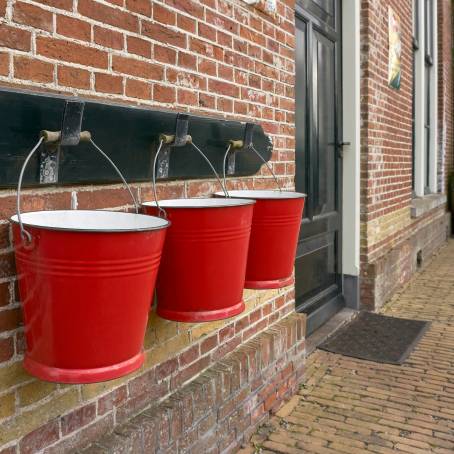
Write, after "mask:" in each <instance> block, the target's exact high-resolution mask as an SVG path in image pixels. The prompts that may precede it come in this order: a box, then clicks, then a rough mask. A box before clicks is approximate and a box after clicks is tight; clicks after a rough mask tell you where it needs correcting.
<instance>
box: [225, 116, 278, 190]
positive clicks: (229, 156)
mask: <svg viewBox="0 0 454 454" xmlns="http://www.w3.org/2000/svg"><path fill="white" fill-rule="evenodd" d="M254 126H255V125H254V123H246V126H245V127H244V137H243V140H230V141H229V146H228V147H227V150H226V152H225V154H224V161H223V176H224V186H225V187H227V179H226V170H227V174H228V175H233V174H234V173H235V161H236V159H235V157H236V153H237V152H238V151H248V150H250V151H253V152H254V153H255V154H256V155H257V156H258V157H259V158H260V159H261V160H262V162H263V163H264V164H265V165H266V166H267V168H268V170H269V172H270V173H271V175H272V176H273V178H274V181H275V182H276V185H277V187H278V189H279V191H280V192H282V188H281V185H280V184H279V180H278V178H277V176H276V174H275V173H274V171H273V168H272V167H271V164H270V163H269V162H268V161H266V160H265V159H264V158H263V156H262V155H261V154H260V153H259V152H258V151H257V150H256V149H255V147H254V143H253V141H252V138H253V134H254Z"/></svg>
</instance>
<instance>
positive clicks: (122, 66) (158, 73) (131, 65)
mask: <svg viewBox="0 0 454 454" xmlns="http://www.w3.org/2000/svg"><path fill="white" fill-rule="evenodd" d="M112 69H113V70H114V71H115V72H119V73H123V74H130V75H131V76H136V77H141V78H143V79H152V80H161V79H162V77H163V74H164V71H163V68H162V67H161V66H159V65H156V64H153V63H148V62H145V61H142V60H136V59H134V58H127V57H121V56H116V55H114V56H113V58H112Z"/></svg>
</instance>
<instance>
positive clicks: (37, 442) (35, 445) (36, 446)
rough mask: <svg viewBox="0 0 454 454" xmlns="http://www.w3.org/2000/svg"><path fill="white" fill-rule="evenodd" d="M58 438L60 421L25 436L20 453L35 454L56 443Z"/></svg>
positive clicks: (20, 445) (52, 422)
mask: <svg viewBox="0 0 454 454" xmlns="http://www.w3.org/2000/svg"><path fill="white" fill-rule="evenodd" d="M58 438H59V432H58V421H57V420H54V421H51V422H49V423H47V424H46V425H44V426H42V427H40V428H39V429H36V430H34V431H33V432H31V433H30V434H28V435H27V436H25V437H24V438H23V439H22V440H21V441H20V444H19V447H20V452H21V453H23V454H33V453H35V452H37V451H38V450H41V449H43V448H45V447H47V446H49V445H51V444H52V443H54V442H56V441H57V440H58Z"/></svg>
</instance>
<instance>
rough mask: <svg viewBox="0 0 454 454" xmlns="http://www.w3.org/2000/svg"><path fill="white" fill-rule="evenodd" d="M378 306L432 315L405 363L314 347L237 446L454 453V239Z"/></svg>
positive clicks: (266, 451) (246, 453) (247, 452)
mask: <svg viewBox="0 0 454 454" xmlns="http://www.w3.org/2000/svg"><path fill="white" fill-rule="evenodd" d="M382 313H384V314H387V315H393V316H396V317H408V318H415V319H421V320H430V321H431V322H432V324H431V326H430V328H429V330H428V331H427V332H426V334H425V335H424V337H423V339H422V340H421V341H420V343H419V344H418V346H417V347H416V349H415V350H414V351H413V353H412V354H411V356H410V357H409V359H407V361H406V362H405V364H404V365H403V366H394V365H383V364H377V363H373V362H369V361H361V360H356V359H352V358H347V357H343V356H340V355H336V354H332V353H327V352H323V351H320V350H316V351H315V352H314V353H313V354H312V355H310V357H309V358H308V361H307V373H306V376H305V382H304V383H302V384H301V387H300V391H299V393H298V394H297V395H296V396H294V397H293V398H292V399H291V400H290V401H289V402H288V403H287V404H286V405H285V406H284V407H283V408H282V409H281V410H280V411H279V412H278V413H277V415H276V416H275V417H273V418H272V420H271V421H270V422H269V423H268V424H266V425H265V426H262V427H261V428H260V430H259V431H258V433H257V434H256V435H254V436H253V438H252V444H251V446H250V447H247V448H245V449H242V450H241V451H240V453H241V454H252V453H261V454H271V453H284V454H301V453H314V454H325V453H326V454H332V453H348V454H360V453H364V452H372V453H384V454H386V453H396V452H397V453H399V452H400V453H412V454H423V453H424V454H426V453H438V454H453V453H454V241H451V242H450V243H449V244H448V245H447V246H446V247H444V248H443V249H442V250H441V251H440V253H439V254H438V255H437V256H436V257H434V259H433V260H432V261H431V263H430V264H429V265H428V266H427V267H426V268H425V269H424V270H423V271H422V272H420V273H418V274H417V275H416V276H415V277H414V278H413V279H412V281H411V282H410V283H409V284H408V285H407V286H406V287H405V288H403V289H402V290H401V291H399V292H398V294H396V295H395V297H394V298H393V299H392V301H391V302H389V303H388V304H387V305H386V306H385V307H384V308H383V309H382Z"/></svg>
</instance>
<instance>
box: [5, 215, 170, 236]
mask: <svg viewBox="0 0 454 454" xmlns="http://www.w3.org/2000/svg"><path fill="white" fill-rule="evenodd" d="M21 218H22V223H23V225H24V226H30V227H40V228H43V229H51V230H73V231H74V230H76V231H83V232H135V231H143V230H156V229H162V228H164V227H167V226H168V225H169V222H168V221H167V220H165V219H161V218H158V217H155V216H146V215H143V214H135V213H122V212H116V211H95V210H58V211H32V212H29V213H22V214H21ZM11 221H13V222H16V223H18V222H19V220H18V218H17V215H14V216H12V217H11Z"/></svg>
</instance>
